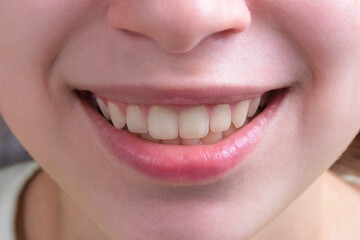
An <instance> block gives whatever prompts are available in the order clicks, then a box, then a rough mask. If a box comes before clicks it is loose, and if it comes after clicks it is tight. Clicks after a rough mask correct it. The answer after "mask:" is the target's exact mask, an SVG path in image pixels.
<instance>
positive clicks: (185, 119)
mask: <svg viewBox="0 0 360 240" xmlns="http://www.w3.org/2000/svg"><path fill="white" fill-rule="evenodd" d="M208 132H209V115H208V112H207V110H206V108H205V107H204V106H200V107H194V108H190V109H186V110H184V111H182V112H181V114H180V116H179V133H180V137H181V138H202V137H205V136H206V135H207V134H208Z"/></svg>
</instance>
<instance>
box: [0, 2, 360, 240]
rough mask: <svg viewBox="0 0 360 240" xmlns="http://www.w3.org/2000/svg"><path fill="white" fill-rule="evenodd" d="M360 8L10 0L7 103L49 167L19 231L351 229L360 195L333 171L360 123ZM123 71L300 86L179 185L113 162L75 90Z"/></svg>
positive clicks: (127, 79) (1, 23) (215, 233)
mask: <svg viewBox="0 0 360 240" xmlns="http://www.w3.org/2000/svg"><path fill="white" fill-rule="evenodd" d="M359 16H360V5H359V3H358V2H357V1H354V0H341V1H340V0H318V1H310V0H301V1H299V0H274V1H264V0H249V1H241V0H236V1H235V0H196V1H194V0H173V1H160V0H152V1H145V0H112V1H104V0H82V1H74V0H51V1H40V0H37V1H29V0H17V1H13V0H0V36H1V37H0V53H1V54H0V86H1V88H0V98H1V99H0V100H1V101H0V112H1V114H2V115H3V117H4V119H5V121H6V122H7V124H8V125H9V127H10V128H11V130H12V131H13V132H14V134H15V135H16V136H17V137H18V138H19V139H20V141H21V142H22V144H23V145H24V146H25V147H26V149H27V150H28V151H29V152H30V154H31V155H32V156H33V157H34V159H36V161H37V162H38V163H39V164H40V165H41V167H42V168H43V169H44V171H45V172H41V173H40V174H39V175H37V177H36V178H35V179H34V180H33V182H32V183H31V184H30V185H29V188H28V189H27V192H26V194H25V196H24V197H23V200H22V205H23V206H24V209H23V216H22V219H23V221H20V223H19V225H20V226H19V229H21V231H22V234H23V235H25V236H28V238H27V239H113V240H118V239H126V240H133V239H157V240H158V239H195V240H199V239H207V240H213V239H226V240H233V239H241V240H243V239H252V238H253V239H275V238H276V239H331V238H330V237H329V236H331V237H333V239H352V238H354V239H355V237H354V236H356V235H355V234H356V232H355V231H356V229H359V226H358V225H356V222H357V223H358V222H360V221H359V220H358V219H355V217H354V216H358V215H359V214H357V215H356V214H354V213H359V207H357V205H356V204H355V202H356V201H359V196H358V195H359V194H358V192H356V191H354V190H352V189H351V188H350V187H348V186H347V185H346V184H345V183H342V182H341V181H340V180H339V179H337V178H336V177H334V176H333V175H332V174H330V173H328V172H326V170H327V169H328V168H329V167H330V166H331V165H332V164H333V163H334V162H335V161H336V159H337V158H338V157H339V156H340V154H341V153H342V152H343V151H344V150H345V149H346V147H347V146H348V144H349V143H350V142H351V140H352V139H353V138H354V137H355V135H356V133H357V132H358V131H359V129H360V111H358V109H360V94H358V93H359V92H360V81H359V78H360V70H359V69H360V68H359V67H358V65H359V62H360V45H359V44H358V42H359V39H360V19H359ZM115 84H120V85H138V86H148V85H152V86H159V87H162V88H166V87H172V88H182V87H188V86H191V87H194V88H196V87H199V86H205V87H214V86H215V87H216V86H221V85H226V86H236V87H244V88H245V87H248V86H252V87H259V86H272V87H287V88H288V89H289V94H288V95H287V97H286V98H285V100H284V101H283V103H282V105H281V107H280V108H279V110H278V112H277V114H276V117H275V118H274V120H273V122H272V124H271V125H270V127H269V129H268V130H267V132H266V136H265V137H264V139H263V141H262V142H261V143H260V144H259V145H258V146H257V148H256V149H255V151H253V152H252V154H251V155H249V156H248V157H247V159H246V161H244V163H243V165H242V166H241V168H239V169H237V170H236V171H235V172H233V173H232V174H231V175H229V176H227V177H224V178H223V179H220V180H218V181H216V182H211V183H208V184H205V185H200V186H192V185H189V186H183V187H175V186H171V185H166V184H165V185H164V184H156V183H154V182H152V181H150V180H146V179H144V178H142V177H140V176H139V174H138V173H136V172H134V171H132V170H130V169H128V168H127V167H125V166H123V165H120V164H113V163H114V162H116V160H115V159H114V158H115V157H114V156H113V155H112V154H110V153H109V152H108V151H107V150H106V148H105V147H104V146H103V145H102V142H101V141H100V139H99V138H98V136H97V135H96V130H95V129H94V126H93V125H92V124H91V123H90V121H89V119H88V116H87V115H86V114H85V111H84V109H83V106H82V105H81V104H80V101H79V98H78V97H77V95H75V94H74V91H73V90H74V89H90V88H99V87H102V86H110V85H115ZM134 98H136V99H137V100H139V99H140V100H141V96H134ZM74 129H76V133H74ZM52 179H53V180H52ZM42 189H48V191H41V190H42ZM339 193H341V195H340V196H344V199H348V200H346V201H349V202H346V206H352V207H351V208H350V207H349V208H348V209H347V208H343V207H341V206H342V205H341V204H342V201H343V199H339V198H338V197H336V196H339V195H338V194H339ZM46 199H48V200H46ZM44 201H46V203H47V204H42V205H41V204H40V205H39V204H37V203H39V202H44ZM44 205H46V207H45V206H44ZM325 206H327V207H326V208H325ZM334 212H337V213H338V214H337V215H335V214H334ZM325 219H326V221H325ZM37 223H41V224H37ZM39 226H41V227H39ZM209 226H211V227H209ZM335 226H336V227H335ZM279 229H281V233H279ZM284 229H286V230H284ZM304 229H306V230H307V231H304ZM304 234H305V235H304ZM307 234H309V235H307ZM347 237H348V238H347Z"/></svg>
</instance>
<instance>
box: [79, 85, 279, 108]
mask: <svg viewBox="0 0 360 240" xmlns="http://www.w3.org/2000/svg"><path fill="white" fill-rule="evenodd" d="M280 88H282V87H276V88H269V87H265V86H264V87H235V86H231V85H225V86H211V87H202V88H192V87H191V86H189V87H181V88H179V87H163V86H153V85H147V86H144V85H143V86H137V85H112V86H106V85H100V86H96V87H87V88H85V89H78V90H86V91H90V92H92V93H93V94H95V95H97V96H101V97H103V98H106V99H108V100H115V101H119V102H122V103H128V104H130V103H131V104H169V105H170V104H171V105H207V104H221V103H236V102H240V101H244V100H248V99H253V98H256V97H258V96H261V95H262V94H264V93H266V92H269V91H271V90H276V89H280Z"/></svg>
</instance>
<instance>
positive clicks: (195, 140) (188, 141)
mask: <svg viewBox="0 0 360 240" xmlns="http://www.w3.org/2000/svg"><path fill="white" fill-rule="evenodd" d="M181 143H182V144H183V145H200V144H201V141H200V138H188V139H186V138H185V139H181Z"/></svg>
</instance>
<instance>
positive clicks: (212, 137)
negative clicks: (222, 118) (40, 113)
mask: <svg viewBox="0 0 360 240" xmlns="http://www.w3.org/2000/svg"><path fill="white" fill-rule="evenodd" d="M221 139H222V132H217V133H214V132H209V133H208V135H206V136H205V137H203V138H202V139H201V142H202V143H203V144H214V143H217V142H219V141H220V140H221Z"/></svg>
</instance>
